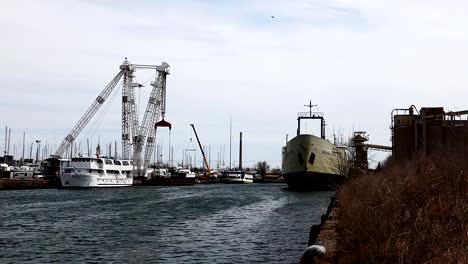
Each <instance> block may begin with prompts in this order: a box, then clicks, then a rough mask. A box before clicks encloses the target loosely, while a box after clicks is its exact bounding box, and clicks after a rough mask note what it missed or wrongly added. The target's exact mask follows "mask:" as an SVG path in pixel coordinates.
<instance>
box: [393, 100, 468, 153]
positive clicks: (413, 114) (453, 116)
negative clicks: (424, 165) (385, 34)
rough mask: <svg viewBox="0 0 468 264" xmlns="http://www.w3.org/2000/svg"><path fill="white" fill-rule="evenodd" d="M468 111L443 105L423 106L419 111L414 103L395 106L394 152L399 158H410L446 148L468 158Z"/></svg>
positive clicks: (442, 150)
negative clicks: (450, 108)
mask: <svg viewBox="0 0 468 264" xmlns="http://www.w3.org/2000/svg"><path fill="white" fill-rule="evenodd" d="M467 117H468V111H467V110H465V111H456V112H452V111H449V112H445V111H444V108H443V107H423V108H421V110H420V111H419V112H418V111H417V109H416V107H415V106H414V105H412V106H411V107H409V108H407V109H394V110H393V111H392V113H391V120H392V126H391V130H392V154H393V157H394V158H395V159H397V160H408V159H412V158H414V157H415V156H416V155H420V154H423V155H425V154H435V153H441V152H444V151H449V152H453V153H462V154H464V155H465V157H468V120H467Z"/></svg>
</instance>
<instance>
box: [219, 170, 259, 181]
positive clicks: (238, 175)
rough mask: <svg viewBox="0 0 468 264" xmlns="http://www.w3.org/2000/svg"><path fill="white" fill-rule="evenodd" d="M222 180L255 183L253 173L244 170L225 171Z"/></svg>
mask: <svg viewBox="0 0 468 264" xmlns="http://www.w3.org/2000/svg"><path fill="white" fill-rule="evenodd" d="M222 181H223V182H225V183H253V175H251V174H247V173H245V172H244V171H225V172H224V173H223V178H222Z"/></svg>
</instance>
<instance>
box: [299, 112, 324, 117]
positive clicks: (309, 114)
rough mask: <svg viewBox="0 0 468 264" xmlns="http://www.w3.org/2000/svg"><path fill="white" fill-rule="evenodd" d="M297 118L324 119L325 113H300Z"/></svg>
mask: <svg viewBox="0 0 468 264" xmlns="http://www.w3.org/2000/svg"><path fill="white" fill-rule="evenodd" d="M297 117H323V112H299V113H297Z"/></svg>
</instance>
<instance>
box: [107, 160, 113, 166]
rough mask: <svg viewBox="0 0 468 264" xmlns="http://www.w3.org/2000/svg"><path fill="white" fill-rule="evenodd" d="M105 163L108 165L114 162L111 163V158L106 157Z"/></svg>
mask: <svg viewBox="0 0 468 264" xmlns="http://www.w3.org/2000/svg"><path fill="white" fill-rule="evenodd" d="M106 164H108V165H114V163H112V160H110V159H106Z"/></svg>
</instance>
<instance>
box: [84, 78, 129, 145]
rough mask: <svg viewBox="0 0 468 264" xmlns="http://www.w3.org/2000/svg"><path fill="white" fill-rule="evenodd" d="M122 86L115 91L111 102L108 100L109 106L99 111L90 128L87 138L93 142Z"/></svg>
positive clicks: (110, 99)
mask: <svg viewBox="0 0 468 264" xmlns="http://www.w3.org/2000/svg"><path fill="white" fill-rule="evenodd" d="M121 86H122V84H120V85H119V86H118V89H114V91H113V92H112V94H111V96H110V98H109V100H107V104H106V105H105V106H104V108H103V109H102V110H101V111H99V115H98V116H97V118H96V119H95V120H94V121H93V122H92V124H91V126H90V127H89V129H88V130H87V132H86V133H85V138H91V141H92V140H93V139H94V137H95V136H96V133H97V130H98V129H99V128H100V126H101V124H102V119H103V118H104V115H105V114H106V113H107V111H108V110H109V108H110V106H111V105H112V102H113V101H114V99H115V97H116V95H117V93H118V91H119V90H120V88H121Z"/></svg>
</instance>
